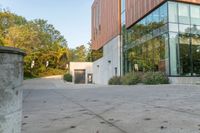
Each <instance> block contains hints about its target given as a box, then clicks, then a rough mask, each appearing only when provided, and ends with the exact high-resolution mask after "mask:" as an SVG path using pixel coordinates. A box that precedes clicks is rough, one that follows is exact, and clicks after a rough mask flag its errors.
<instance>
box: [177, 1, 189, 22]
mask: <svg viewBox="0 0 200 133" xmlns="http://www.w3.org/2000/svg"><path fill="white" fill-rule="evenodd" d="M189 11H190V10H189V4H183V3H179V4H178V12H179V22H180V23H183V24H190V19H189V18H190V15H189V14H190V12H189Z"/></svg>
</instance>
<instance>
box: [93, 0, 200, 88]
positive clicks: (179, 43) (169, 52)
mask: <svg viewBox="0 0 200 133" xmlns="http://www.w3.org/2000/svg"><path fill="white" fill-rule="evenodd" d="M92 48H93V49H94V50H102V51H103V56H102V58H100V59H98V60H96V61H94V64H93V70H94V82H96V83H101V84H102V83H103V84H106V83H107V82H108V79H109V78H111V77H112V76H115V75H116V76H119V75H124V74H126V73H128V72H131V71H141V72H145V71H161V72H164V73H166V74H167V75H168V76H169V77H170V78H171V80H172V81H173V82H186V81H188V82H193V81H194V82H195V80H199V77H200V0H95V1H94V3H93V6H92Z"/></svg>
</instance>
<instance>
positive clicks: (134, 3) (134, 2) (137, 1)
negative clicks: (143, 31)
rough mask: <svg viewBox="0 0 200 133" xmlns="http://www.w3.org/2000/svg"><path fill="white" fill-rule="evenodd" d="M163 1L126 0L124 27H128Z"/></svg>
mask: <svg viewBox="0 0 200 133" xmlns="http://www.w3.org/2000/svg"><path fill="white" fill-rule="evenodd" d="M164 1H165V0H126V27H130V26H131V25H132V24H134V23H135V22H136V21H138V20H139V19H140V18H142V17H143V16H145V15H146V14H147V13H148V12H150V11H151V10H152V9H154V8H155V7H156V6H158V5H159V4H161V3H162V2H164Z"/></svg>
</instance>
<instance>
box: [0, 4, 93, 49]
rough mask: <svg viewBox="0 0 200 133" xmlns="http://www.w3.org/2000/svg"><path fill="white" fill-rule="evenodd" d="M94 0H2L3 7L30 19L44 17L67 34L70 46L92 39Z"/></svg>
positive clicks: (62, 32) (63, 33) (85, 42)
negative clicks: (92, 8)
mask: <svg viewBox="0 0 200 133" xmlns="http://www.w3.org/2000/svg"><path fill="white" fill-rule="evenodd" d="M92 2H93V0H0V5H1V6H2V7H3V8H7V7H8V8H9V10H10V11H12V12H14V13H16V14H18V15H21V16H24V17H25V18H27V19H28V20H31V19H36V18H42V19H45V20H48V23H50V24H53V25H54V26H55V28H56V29H58V30H59V31H60V32H61V34H62V35H64V36H65V38H66V40H67V41H68V45H69V47H70V48H74V47H76V46H78V45H81V44H87V42H89V41H90V39H91V33H90V31H91V27H90V24H91V5H92Z"/></svg>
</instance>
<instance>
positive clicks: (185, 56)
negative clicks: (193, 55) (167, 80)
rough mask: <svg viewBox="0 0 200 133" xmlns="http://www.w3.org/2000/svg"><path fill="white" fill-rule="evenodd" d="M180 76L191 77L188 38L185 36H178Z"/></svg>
mask: <svg viewBox="0 0 200 133" xmlns="http://www.w3.org/2000/svg"><path fill="white" fill-rule="evenodd" d="M179 51H180V53H179V54H180V74H181V75H182V76H191V64H190V37H189V36H188V35H187V34H180V35H179Z"/></svg>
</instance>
